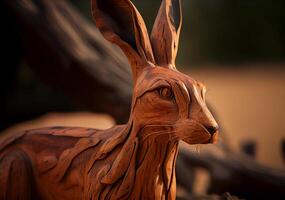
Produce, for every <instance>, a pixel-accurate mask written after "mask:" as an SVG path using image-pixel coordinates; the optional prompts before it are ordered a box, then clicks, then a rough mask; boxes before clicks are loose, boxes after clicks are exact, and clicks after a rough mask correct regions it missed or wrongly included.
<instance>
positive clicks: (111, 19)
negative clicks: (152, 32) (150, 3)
mask: <svg viewBox="0 0 285 200" xmlns="http://www.w3.org/2000/svg"><path fill="white" fill-rule="evenodd" d="M92 14H93V17H94V20H95V23H96V25H97V27H98V28H99V30H100V31H101V32H102V34H103V36H104V37H105V39H107V40H108V41H110V42H112V43H115V44H117V45H118V46H119V47H120V48H121V49H122V50H123V51H124V53H125V55H126V56H127V57H128V59H129V61H130V64H131V66H132V71H133V76H134V79H136V77H137V76H138V74H139V72H140V71H141V68H142V67H144V66H146V64H147V62H152V63H153V62H154V58H153V52H152V47H151V44H150V40H149V36H148V32H147V29H146V26H145V23H144V20H143V18H142V17H141V15H140V13H139V12H138V11H137V9H136V8H135V6H134V5H133V4H132V2H131V1H130V0H92Z"/></svg>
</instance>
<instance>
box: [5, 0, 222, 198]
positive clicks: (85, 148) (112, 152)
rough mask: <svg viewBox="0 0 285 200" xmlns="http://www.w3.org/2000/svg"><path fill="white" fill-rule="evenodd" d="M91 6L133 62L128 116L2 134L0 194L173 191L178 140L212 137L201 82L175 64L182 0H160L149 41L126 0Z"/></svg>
mask: <svg viewBox="0 0 285 200" xmlns="http://www.w3.org/2000/svg"><path fill="white" fill-rule="evenodd" d="M177 5H178V6H177ZM92 12H93V16H94V19H95V22H96V24H97V27H98V28H99V29H100V31H101V32H102V34H103V36H104V37H105V38H106V39H107V40H109V41H111V42H113V43H115V44H117V45H118V46H119V47H120V48H121V49H122V50H123V51H124V53H125V54H126V56H127V57H128V59H129V61H130V64H131V66H132V73H133V78H134V83H135V86H134V93H133V99H132V108H131V114H130V118H129V121H128V123H127V124H126V125H121V126H115V127H113V128H111V129H108V130H105V131H100V130H94V129H88V128H63V127H53V128H43V129H37V130H30V131H25V132H22V133H19V134H16V135H13V136H10V137H9V136H8V137H7V138H2V139H1V143H0V152H1V153H0V168H1V171H0V198H1V199H14V198H16V197H17V198H18V199H30V197H31V196H32V197H33V198H35V199H175V196H176V176H175V163H176V157H177V152H178V143H179V140H184V141H185V142H187V143H188V144H206V143H213V142H215V141H216V139H217V129H218V125H217V123H216V121H215V120H214V118H213V116H212V115H211V113H210V112H209V110H208V108H207V106H206V103H205V91H206V89H205V86H204V85H203V84H201V83H200V82H198V81H196V80H194V79H192V78H190V77H189V76H187V75H185V74H182V73H180V72H179V71H178V70H177V69H176V68H175V65H174V63H175V57H176V52H177V41H178V36H179V29H180V25H181V17H178V18H177V14H178V15H179V16H181V13H180V12H181V9H180V1H179V0H173V1H170V0H164V1H163V2H162V5H161V8H160V11H159V14H158V18H157V20H156V22H157V23H158V24H159V25H157V26H161V28H159V29H156V28H154V30H153V34H152V41H155V44H154V43H153V42H151V41H150V39H149V36H148V33H147V31H146V28H145V25H144V22H143V19H142V17H141V16H140V14H139V12H138V11H137V10H136V8H135V7H134V5H133V4H132V3H131V2H130V1H129V0H93V1H92ZM177 19H178V21H177ZM161 29H164V30H165V31H166V32H165V35H164V34H163V35H162V36H161V35H160V33H158V31H160V30H161ZM158 41H160V43H161V45H157V44H158ZM166 47H167V49H165V48H166ZM153 52H155V54H154V53H153ZM106 76H107V75H106ZM21 186H25V187H21Z"/></svg>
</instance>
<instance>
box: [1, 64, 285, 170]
mask: <svg viewBox="0 0 285 200" xmlns="http://www.w3.org/2000/svg"><path fill="white" fill-rule="evenodd" d="M258 67H259V68H254V67H252V65H251V66H249V67H244V68H243V69H239V70H233V69H232V68H231V69H228V68H227V67H226V66H225V68H221V69H218V70H209V69H207V68H203V70H193V71H189V74H191V75H192V76H193V77H195V78H196V79H199V80H201V81H202V82H203V83H205V84H206V85H207V88H208V93H207V98H208V101H209V103H210V105H211V107H212V108H213V110H214V111H215V114H216V116H217V118H218V121H219V123H220V126H221V127H222V134H224V135H225V136H226V137H227V139H228V141H230V144H231V146H232V147H233V148H234V149H236V150H239V148H240V144H241V143H242V142H244V141H248V140H253V141H256V142H257V148H258V149H257V160H258V161H259V162H260V163H263V164H265V165H267V166H271V167H275V168H281V169H285V163H284V162H283V161H282V159H281V154H280V150H281V148H280V144H281V139H282V138H283V139H285V64H284V65H283V66H282V65H280V67H279V68H277V67H275V68H273V69H271V68H268V67H267V68H265V67H262V66H258ZM281 67H283V68H284V70H282V69H281ZM113 124H114V121H113V120H112V118H110V117H108V116H106V115H97V114H91V113H73V114H60V113H51V114H48V115H46V116H43V117H42V118H39V119H36V120H35V121H31V122H26V123H22V124H19V125H17V126H14V127H12V128H10V129H8V130H6V131H5V133H11V132H17V131H19V130H24V129H30V128H38V127H47V126H59V125H64V126H86V127H93V128H100V129H104V128H108V127H110V126H112V125H113Z"/></svg>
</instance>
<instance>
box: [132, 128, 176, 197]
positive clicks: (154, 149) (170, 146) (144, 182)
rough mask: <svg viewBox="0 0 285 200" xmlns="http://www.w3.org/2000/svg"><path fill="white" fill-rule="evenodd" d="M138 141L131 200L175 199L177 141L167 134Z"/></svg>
mask: <svg viewBox="0 0 285 200" xmlns="http://www.w3.org/2000/svg"><path fill="white" fill-rule="evenodd" d="M145 131H149V130H145ZM144 134H145V133H143V132H141V133H140V135H141V136H143V135H144ZM139 138H140V139H139V140H138V141H139V145H138V150H137V156H136V158H137V163H136V176H135V183H134V186H133V187H134V188H133V191H132V194H131V197H132V199H163V198H162V197H164V198H168V199H174V197H175V190H176V179H175V163H176V157H177V152H178V141H177V140H173V139H172V140H171V138H170V137H169V135H166V134H165V135H155V134H154V135H151V136H149V137H147V138H146V139H143V137H139Z"/></svg>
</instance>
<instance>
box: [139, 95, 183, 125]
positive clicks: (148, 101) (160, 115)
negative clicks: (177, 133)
mask: <svg viewBox="0 0 285 200" xmlns="http://www.w3.org/2000/svg"><path fill="white" fill-rule="evenodd" d="M177 118H178V107H177V105H176V104H175V103H174V102H171V101H167V100H162V99H161V98H160V97H159V96H158V95H157V94H156V93H155V92H149V93H146V94H145V95H144V96H142V97H141V98H139V99H138V100H137V103H136V105H135V108H134V120H135V121H136V122H137V123H138V122H139V124H141V125H163V124H167V125H168V124H175V123H176V121H177Z"/></svg>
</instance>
